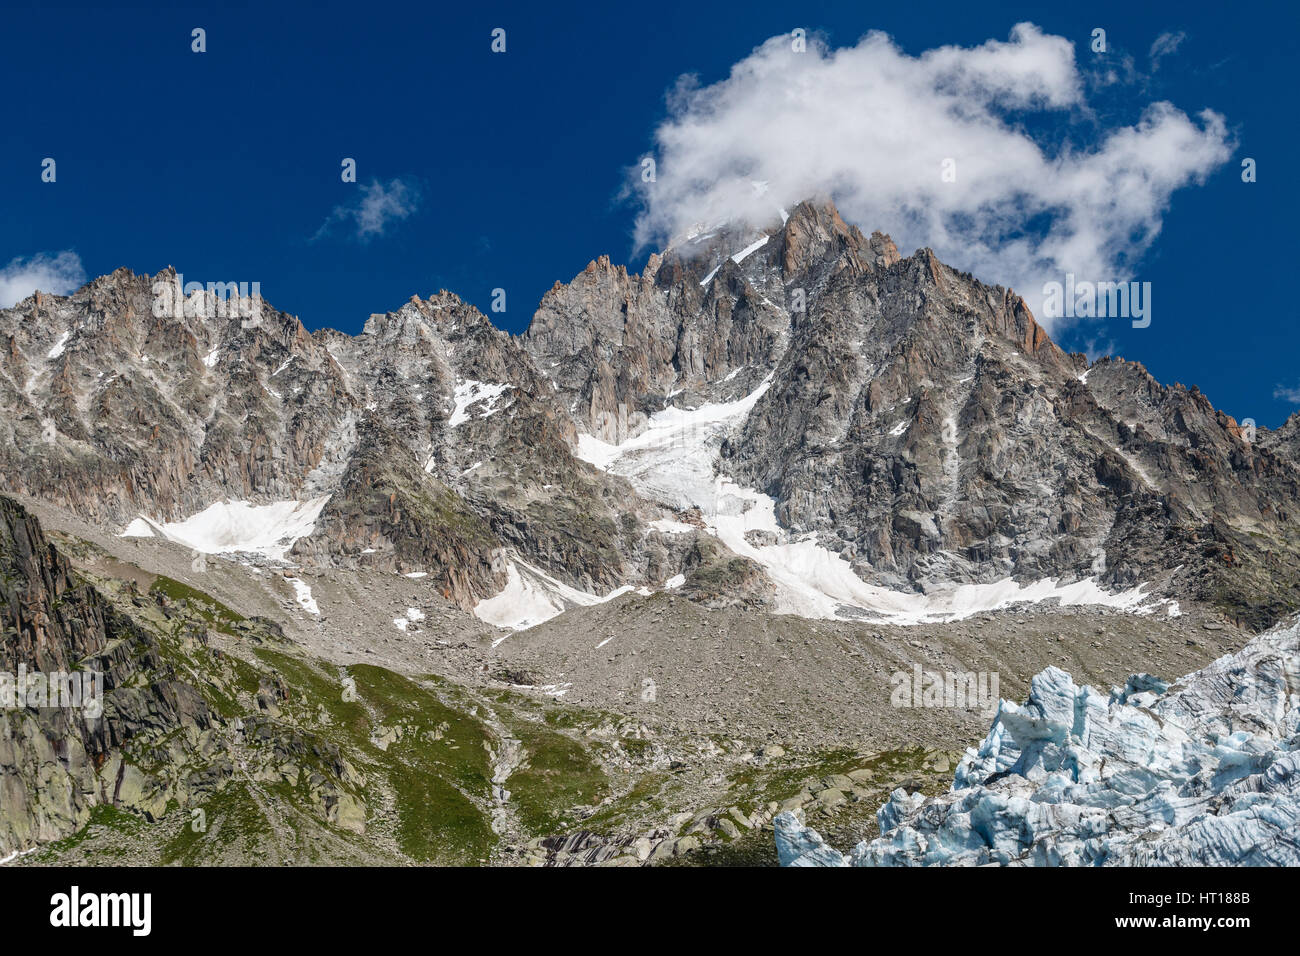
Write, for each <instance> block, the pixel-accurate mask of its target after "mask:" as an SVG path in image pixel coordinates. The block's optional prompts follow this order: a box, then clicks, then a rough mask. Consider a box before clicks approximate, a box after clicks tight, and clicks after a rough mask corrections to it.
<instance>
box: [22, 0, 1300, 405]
mask: <svg viewBox="0 0 1300 956" xmlns="http://www.w3.org/2000/svg"><path fill="white" fill-rule="evenodd" d="M1215 7H1216V8H1214V9H1211V6H1210V5H1208V4H1172V3H1171V4H1161V5H1156V4H1136V3H1132V2H1131V0H1129V2H1122V3H1107V2H1098V3H1090V4H1068V5H1062V4H1016V3H1003V4H998V3H988V2H984V3H969V2H959V3H949V2H929V3H925V4H889V5H880V4H864V3H860V2H842V3H815V2H814V3H801V4H795V5H792V4H790V3H788V2H785V3H776V2H765V0H750V2H745V3H707V4H705V3H698V2H695V3H685V2H662V3H655V4H627V3H619V4H617V5H608V6H604V7H598V6H597V5H594V4H585V3H584V4H561V3H544V4H539V3H531V4H525V3H519V4H484V5H477V4H475V5H466V6H465V7H464V8H451V7H446V8H444V7H441V6H439V5H437V4H414V3H412V4H387V3H380V2H366V3H346V4H343V3H310V4H296V5H290V4H265V5H264V4H255V3H247V4H242V3H228V4H219V5H208V6H204V7H194V8H187V7H170V6H162V5H157V6H150V5H147V4H136V5H121V4H119V5H114V6H112V7H108V8H106V7H104V6H102V5H101V6H90V5H77V4H70V3H66V2H64V3H59V2H53V3H50V2H46V3H41V4H21V3H19V4H14V3H12V2H6V3H5V4H4V5H3V6H0V51H2V52H0V77H3V80H4V92H5V96H4V102H5V109H4V119H3V130H4V133H3V135H4V148H3V150H0V267H3V266H4V265H5V264H6V263H8V262H9V261H10V260H11V259H13V258H14V257H19V256H21V257H27V256H31V255H33V254H35V253H39V252H48V253H53V252H58V251H60V250H64V249H73V250H75V251H76V252H77V253H78V254H79V255H80V257H81V259H82V261H83V263H84V266H85V268H86V271H87V273H88V274H89V275H90V276H94V275H99V274H102V273H106V272H110V271H112V270H113V269H114V268H116V267H118V266H123V265H125V266H127V267H129V268H131V269H133V270H135V271H137V272H156V271H157V270H159V269H161V268H162V267H164V266H166V265H168V264H172V265H175V266H176V267H177V268H178V269H179V270H181V271H182V272H184V273H185V274H186V276H187V278H195V279H199V280H202V281H207V280H213V281H228V280H232V281H241V280H243V281H254V280H256V281H260V282H261V284H262V292H263V295H264V296H265V297H266V298H267V300H268V301H269V302H271V303H272V304H273V305H275V306H276V307H277V308H281V309H284V310H286V311H289V312H293V313H295V314H297V315H299V316H300V317H301V318H302V319H303V321H304V322H305V323H306V324H307V326H308V327H309V328H312V329H315V328H319V327H321V326H333V327H335V328H338V329H342V330H344V331H348V332H356V331H358V330H359V329H360V327H361V325H362V323H363V322H364V321H365V319H366V317H367V316H368V315H369V314H370V313H372V312H378V311H386V310H389V309H393V308H396V307H397V306H398V305H400V304H401V303H402V302H403V301H405V300H406V299H407V298H408V297H409V296H410V295H412V294H419V295H427V294H429V293H431V292H433V291H436V290H437V289H439V288H443V287H445V288H448V289H450V290H452V291H454V292H456V293H458V294H459V295H461V296H462V297H463V298H465V299H467V300H469V301H471V302H473V303H475V304H476V305H478V306H479V307H480V308H482V309H484V310H485V311H487V309H488V306H489V304H490V301H491V295H492V289H493V288H496V287H502V288H504V289H506V290H507V304H508V310H507V312H506V313H504V314H493V313H489V314H491V315H493V318H494V319H495V320H496V321H497V322H498V324H500V325H502V326H503V327H505V328H507V329H510V330H511V331H519V330H521V329H522V328H524V327H526V325H527V323H528V320H529V318H530V317H531V315H532V312H533V310H534V308H535V307H536V305H537V302H538V300H539V299H540V297H541V295H542V294H543V292H545V290H546V289H547V288H549V287H550V286H551V284H552V283H553V282H554V281H556V280H561V281H567V280H569V279H570V278H572V276H573V275H575V274H576V273H578V272H579V271H581V269H582V268H583V267H584V266H585V265H586V263H587V262H588V261H589V260H591V259H593V258H595V257H596V256H598V255H601V254H609V255H610V256H611V257H612V258H613V259H614V260H615V261H616V262H628V263H629V264H630V265H631V266H632V267H633V268H639V267H640V266H641V265H642V263H643V261H644V255H640V256H636V257H634V256H633V255H632V251H633V250H632V239H631V231H632V224H633V221H634V219H635V215H636V210H635V208H634V207H633V206H631V205H629V204H628V203H627V202H622V201H620V200H619V199H618V195H619V190H620V186H621V185H622V183H623V181H624V176H625V170H626V168H627V167H631V166H634V165H635V164H636V163H637V162H638V160H639V158H640V157H641V156H642V155H645V154H646V152H647V150H648V149H649V148H650V147H651V145H652V135H653V132H654V129H655V127H656V125H657V124H658V123H659V122H660V121H661V120H662V119H663V118H664V116H665V102H664V94H665V92H666V90H667V89H668V88H669V87H670V86H671V85H672V84H673V83H674V81H675V80H676V79H677V77H678V76H679V75H680V74H683V73H697V74H698V75H699V76H700V79H701V81H702V82H704V83H710V82H714V81H716V80H718V79H721V78H723V77H724V76H725V75H726V74H727V71H728V70H729V69H730V67H731V65H732V64H733V63H735V62H736V61H738V60H740V59H742V58H743V57H744V56H746V55H747V54H748V53H749V52H750V51H751V50H752V49H753V48H754V47H755V46H756V45H758V44H759V43H761V42H762V41H763V40H765V39H766V38H768V37H770V36H772V35H774V34H777V33H784V32H788V31H789V30H791V29H792V28H794V27H796V26H802V27H805V28H807V29H808V30H809V31H810V32H813V31H819V32H821V33H823V34H824V35H825V36H826V37H827V38H828V39H829V41H830V42H831V44H832V45H835V46H842V45H847V44H851V43H853V42H855V41H856V40H857V39H858V37H860V36H861V35H862V34H863V33H865V32H867V31H868V30H871V29H881V30H884V31H886V32H887V33H890V34H891V35H892V36H894V37H895V39H896V40H897V41H898V42H899V43H900V45H901V46H902V47H903V48H904V50H905V51H907V52H908V53H910V54H917V53H920V52H922V51H924V50H926V49H929V48H931V47H934V46H937V45H941V44H945V43H957V44H962V45H973V44H977V43H982V42H983V41H985V40H987V39H990V38H996V39H1006V37H1007V35H1008V33H1009V31H1010V29H1011V26H1012V25H1013V24H1014V23H1016V22H1017V21H1019V20H1031V21H1033V22H1035V23H1037V24H1039V25H1040V26H1041V27H1042V28H1043V29H1044V30H1046V31H1047V32H1050V33H1056V34H1060V35H1063V36H1067V37H1070V38H1072V39H1074V40H1075V42H1076V55H1077V57H1078V59H1079V60H1080V61H1081V62H1082V61H1085V60H1086V59H1087V58H1088V57H1089V56H1090V53H1089V50H1088V42H1089V38H1090V33H1091V30H1092V29H1093V28H1094V27H1096V26H1101V27H1104V28H1105V29H1106V30H1107V34H1108V38H1109V42H1110V45H1111V51H1112V55H1114V56H1116V57H1120V56H1123V55H1124V54H1126V53H1127V54H1131V55H1132V56H1133V57H1134V59H1135V61H1136V62H1137V64H1138V66H1139V67H1142V68H1145V66H1146V63H1147V61H1146V54H1147V50H1148V48H1149V47H1150V45H1151V42H1152V41H1153V40H1154V38H1155V37H1156V36H1157V35H1158V34H1160V33H1162V32H1164V31H1169V30H1173V31H1178V30H1181V31H1184V32H1185V33H1186V34H1187V39H1186V41H1185V42H1184V43H1183V45H1182V47H1181V48H1180V49H1179V50H1178V51H1177V52H1176V53H1175V54H1174V55H1172V56H1170V57H1169V58H1168V59H1166V60H1165V61H1164V63H1163V65H1162V68H1161V69H1160V71H1159V72H1157V73H1156V74H1154V75H1153V76H1152V77H1151V79H1150V80H1149V81H1147V83H1146V86H1145V88H1137V87H1134V86H1128V87H1124V88H1121V89H1112V90H1110V91H1108V92H1107V93H1106V94H1105V95H1102V96H1100V97H1094V98H1092V102H1093V105H1094V106H1096V107H1098V110H1099V117H1100V119H1101V128H1102V129H1104V128H1105V126H1106V125H1107V124H1112V123H1114V124H1119V123H1122V124H1125V125H1127V124H1131V123H1133V122H1135V121H1136V120H1137V118H1138V115H1139V114H1140V111H1141V109H1142V108H1143V107H1145V106H1146V105H1147V104H1148V103H1151V102H1153V101H1156V100H1159V99H1168V100H1170V101H1172V102H1173V103H1174V104H1175V105H1176V106H1178V107H1179V108H1180V109H1182V110H1184V111H1186V112H1188V113H1189V114H1193V113H1195V112H1197V111H1199V110H1200V109H1202V108H1204V107H1210V108H1213V109H1215V110H1217V111H1219V112H1220V113H1222V114H1224V116H1225V117H1226V119H1227V121H1228V124H1229V127H1230V129H1231V130H1232V132H1233V135H1234V137H1235V138H1236V140H1237V141H1238V142H1239V143H1240V148H1239V149H1238V151H1237V154H1236V156H1235V157H1234V158H1233V160H1232V161H1230V163H1229V164H1228V165H1226V166H1224V167H1223V168H1221V169H1220V170H1219V171H1218V172H1217V173H1215V174H1214V175H1213V176H1212V177H1211V178H1210V180H1209V181H1208V182H1207V183H1206V184H1205V185H1204V186H1201V187H1195V186H1193V187H1190V188H1188V189H1185V190H1182V191H1180V192H1178V193H1176V194H1175V195H1174V198H1173V203H1172V207H1171V209H1170V210H1169V212H1168V214H1167V216H1166V217H1165V221H1164V230H1163V233H1162V235H1161V237H1160V238H1159V239H1158V240H1157V242H1156V244H1155V246H1154V247H1153V249H1152V250H1151V252H1150V254H1149V255H1148V256H1147V258H1146V260H1145V261H1144V263H1143V265H1142V267H1141V268H1140V269H1139V270H1138V273H1139V275H1138V277H1139V278H1141V279H1146V280H1150V281H1151V282H1152V283H1153V322H1152V325H1151V327H1150V328H1148V329H1144V330H1134V329H1132V328H1131V327H1129V323H1128V321H1127V320H1112V321H1108V322H1104V323H1101V324H1094V325H1091V326H1087V327H1083V328H1079V329H1074V330H1067V331H1066V332H1064V333H1063V334H1060V335H1058V336H1057V338H1058V341H1060V342H1061V344H1062V345H1063V346H1064V347H1066V348H1069V349H1079V350H1083V349H1084V348H1085V347H1087V346H1088V345H1089V343H1091V344H1092V345H1093V347H1094V348H1095V347H1096V346H1098V345H1103V346H1104V345H1107V344H1110V345H1112V346H1113V351H1114V352H1115V353H1117V354H1121V355H1124V356H1125V357H1126V358H1131V359H1136V360H1139V361H1142V362H1143V363H1144V364H1146V365H1147V367H1148V368H1149V369H1150V370H1151V371H1152V372H1153V374H1155V375H1156V377H1157V378H1159V379H1160V380H1161V381H1164V382H1174V381H1181V382H1183V383H1185V384H1189V385H1190V384H1197V385H1199V386H1200V387H1201V388H1202V390H1203V391H1205V392H1206V393H1207V395H1208V396H1209V397H1210V398H1211V400H1212V401H1213V402H1214V403H1215V404H1216V405H1217V406H1219V407H1221V408H1223V409H1224V410H1225V411H1227V412H1228V413H1230V414H1232V415H1234V416H1236V417H1237V418H1238V419H1241V418H1245V417H1253V418H1254V419H1255V420H1256V421H1258V422H1259V423H1260V424H1261V425H1269V426H1274V425H1277V424H1279V423H1280V422H1281V421H1282V420H1283V419H1284V418H1285V417H1286V416H1287V415H1288V414H1290V413H1291V412H1292V411H1294V410H1295V408H1296V403H1294V402H1289V401H1287V400H1285V399H1278V398H1275V397H1274V394H1273V393H1274V390H1275V387H1276V386H1277V385H1279V384H1282V385H1287V386H1291V387H1295V388H1300V361H1298V359H1300V331H1298V328H1297V310H1296V299H1295V295H1294V289H1295V287H1296V279H1295V277H1294V273H1295V260H1296V252H1297V242H1296V230H1297V222H1296V219H1297V211H1298V209H1297V207H1298V204H1297V201H1296V197H1297V190H1296V172H1295V170H1294V162H1295V158H1296V156H1297V155H1300V133H1298V131H1297V123H1296V119H1295V116H1296V105H1295V94H1296V87H1297V84H1296V80H1295V70H1296V64H1297V52H1298V46H1300V44H1298V43H1297V39H1296V37H1297V29H1298V28H1300V15H1298V14H1297V5H1296V4H1292V3H1276V4H1250V5H1248V6H1241V7H1233V6H1229V5H1222V6H1220V5H1215ZM195 26H202V27H204V28H205V29H206V30H207V41H208V51H207V52H206V53H204V54H202V55H199V54H194V53H191V52H190V30H191V29H192V28H193V27H195ZM497 26H501V27H504V28H506V30H507V31H508V52H507V53H506V54H505V55H494V54H493V53H491V52H490V50H489V44H490V32H491V30H492V28H494V27H497ZM46 156H52V157H55V158H56V159H57V161H58V182H57V183H55V184H52V185H51V184H45V183H42V182H41V181H40V163H41V160H42V158H43V157H46ZM345 156H352V157H355V158H356V159H357V161H358V164H359V178H360V179H361V181H362V182H368V181H370V180H371V179H375V178H377V179H379V180H382V181H385V182H386V181H388V180H390V179H392V178H394V177H399V176H400V177H405V178H407V179H409V180H411V181H414V182H418V184H419V187H420V189H421V193H422V197H423V198H422V204H421V206H420V208H419V211H418V212H417V213H416V214H414V215H413V216H411V217H410V218H409V219H407V220H405V221H403V222H400V223H396V224H395V225H393V226H392V227H390V229H389V230H388V231H387V233H386V234H385V235H384V236H382V237H379V238H376V239H374V240H373V241H371V242H369V243H360V242H358V241H356V240H355V238H351V237H350V236H349V234H348V233H347V232H346V231H344V230H334V231H333V232H331V233H329V234H327V235H326V236H323V237H322V238H320V239H317V240H315V241H313V239H312V237H313V236H314V235H315V234H316V232H317V231H318V230H319V229H320V227H321V225H322V223H323V222H324V221H325V220H326V218H327V217H328V216H329V214H330V212H331V210H333V209H334V208H335V207H336V206H337V205H340V204H343V203H347V202H350V201H355V200H356V199H357V186H355V185H347V184H344V183H342V182H340V179H339V163H340V160H341V159H342V158H343V157H345ZM1243 156H1252V157H1254V158H1255V159H1256V160H1257V161H1258V164H1259V181H1258V182H1257V183H1255V184H1253V185H1245V184H1243V183H1242V182H1241V180H1240V169H1239V165H1238V164H1239V161H1240V159H1241V157H1243ZM1288 164H1290V165H1288ZM858 225H859V226H861V227H862V228H863V229H864V230H865V231H868V232H869V231H870V230H872V229H875V228H880V229H883V230H885V231H889V228H890V224H889V223H858ZM903 251H904V252H905V253H906V252H910V251H911V250H903ZM981 278H983V279H986V280H987V281H990V282H998V281H1005V279H1004V277H999V276H981Z"/></svg>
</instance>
